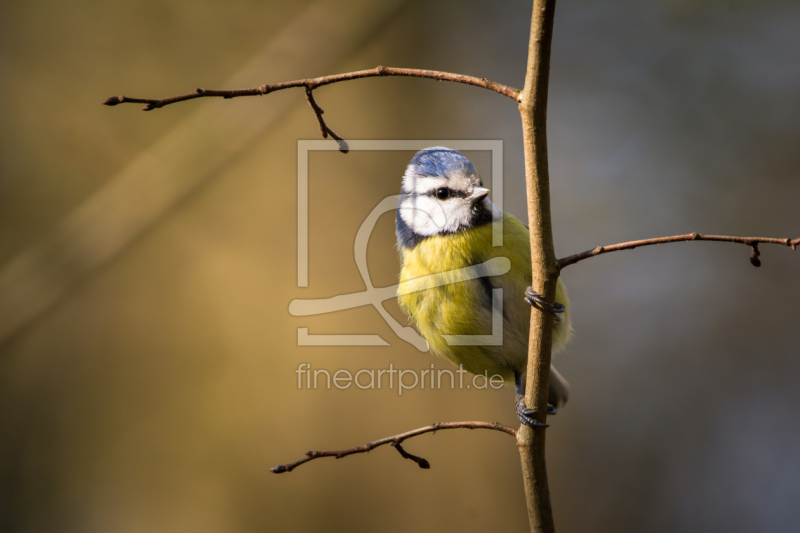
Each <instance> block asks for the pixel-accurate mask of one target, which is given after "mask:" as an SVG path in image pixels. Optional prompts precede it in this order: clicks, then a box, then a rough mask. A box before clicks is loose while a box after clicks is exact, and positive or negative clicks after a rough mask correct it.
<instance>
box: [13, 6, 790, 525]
mask: <svg viewBox="0 0 800 533" xmlns="http://www.w3.org/2000/svg"><path fill="white" fill-rule="evenodd" d="M529 19H530V5H529V2H527V1H514V2H502V3H501V2H477V1H469V2H466V1H459V2H455V1H449V2H446V1H433V2H429V1H428V2H422V1H411V0H408V1H406V0H393V1H392V2H370V1H368V0H347V1H341V2H316V3H314V2H307V1H298V2H257V1H254V0H228V1H226V2H221V1H210V0H193V1H191V2H189V1H184V0H175V1H170V2H155V1H147V0H131V1H116V2H101V1H74V2H54V1H52V2H49V1H35V0H29V1H25V2H21V1H20V2H18V1H5V2H2V4H0V43H2V45H1V47H0V87H1V89H0V90H1V91H2V95H3V98H2V99H1V100H0V113H2V126H0V135H2V140H1V141H0V289H1V291H0V333H2V338H1V339H0V427H1V428H2V429H0V530H3V531H19V532H50V531H67V532H69V531H81V532H86V531H90V532H92V531H97V532H107V531H115V532H139V531H164V532H173V531H174V532H178V531H192V532H206V531H207V532H218V531H230V532H250V531H265V530H267V531H370V532H372V531H408V530H415V531H486V530H496V531H524V530H526V528H527V517H526V514H525V507H524V500H523V494H522V481H521V477H520V471H519V458H518V455H517V452H516V447H515V446H514V443H513V441H512V439H511V438H509V437H507V436H503V435H501V434H499V433H498V434H495V433H493V432H467V431H461V432H459V431H453V432H442V433H438V434H437V435H435V436H434V437H431V436H425V437H421V438H417V439H415V440H413V441H409V443H408V446H407V449H408V450H409V451H411V452H413V453H418V454H420V455H422V456H424V457H426V458H428V459H429V460H430V461H431V463H432V465H433V467H432V469H431V470H430V471H425V470H421V469H419V468H417V467H416V466H415V465H414V464H413V463H411V462H409V461H404V460H402V459H401V458H400V457H399V456H398V455H397V453H396V452H394V451H393V450H390V449H379V450H376V451H373V452H372V453H370V454H369V455H362V456H356V457H350V458H347V459H344V460H341V461H334V460H320V461H317V462H315V463H312V464H309V465H305V466H303V467H301V468H299V469H298V470H296V471H295V472H293V473H291V474H284V475H280V476H277V475H274V474H271V473H270V472H269V468H270V467H271V466H273V465H275V464H278V463H284V462H288V461H291V460H294V459H297V458H300V457H301V456H302V454H303V453H304V452H305V451H306V450H309V449H332V448H333V449H335V448H343V447H349V446H353V445H357V444H361V443H364V442H367V441H369V440H372V439H374V438H378V437H382V436H387V435H391V434H394V433H397V432H401V431H405V430H408V429H412V428H415V427H418V426H421V425H426V424H428V423H431V422H433V421H449V420H469V419H476V420H489V421H494V420H497V421H501V422H504V423H509V424H515V417H514V413H513V409H512V395H513V393H512V391H511V390H509V389H503V390H499V391H492V390H488V391H476V390H456V391H450V390H434V391H430V390H413V391H409V392H407V393H406V394H404V395H403V396H402V397H399V396H398V395H397V393H396V391H387V390H380V391H378V390H367V391H362V390H358V389H350V390H347V391H339V390H324V389H323V390H315V391H308V390H298V389H297V382H296V375H295V373H294V370H295V369H296V368H297V367H298V365H299V364H300V363H310V364H311V365H312V367H314V368H327V369H330V370H336V369H339V368H349V369H358V368H374V369H380V368H386V367H387V366H388V364H389V363H392V364H394V366H395V367H397V368H410V369H425V368H429V365H430V363H431V362H436V364H437V367H440V368H447V367H448V365H447V363H446V362H444V361H434V360H433V359H431V356H430V355H429V354H424V353H420V352H418V351H416V350H415V349H414V348H413V347H411V346H409V345H407V344H405V343H404V342H402V341H401V340H399V339H398V338H397V337H396V336H394V334H393V333H392V332H391V330H390V329H389V328H388V327H387V325H386V324H385V323H384V322H383V321H382V320H381V318H380V317H379V315H378V314H377V313H376V312H375V310H374V309H370V308H361V309H356V310H351V311H345V312H338V313H334V314H331V315H326V316H317V317H306V318H296V317H292V316H290V315H289V313H288V310H287V309H288V305H289V302H290V301H291V300H293V299H295V298H314V297H316V298H321V297H328V296H332V295H335V294H341V293H345V292H353V291H359V290H362V289H363V283H362V281H361V278H360V277H359V275H358V272H357V270H356V266H355V263H354V260H353V254H352V245H353V239H354V237H355V234H356V231H357V229H358V227H359V225H360V223H361V221H363V219H364V217H365V216H366V215H367V214H368V213H369V211H370V210H371V209H372V207H374V206H375V205H376V204H377V203H378V201H380V200H381V199H382V198H384V197H385V196H386V195H389V194H394V193H396V192H397V190H398V188H399V182H400V177H401V175H402V173H403V170H404V167H405V164H406V162H407V161H408V159H409V158H410V157H411V155H412V153H411V152H408V153H405V152H354V153H351V154H349V155H341V154H338V153H315V154H312V156H311V160H310V190H311V193H310V213H311V217H310V283H309V288H307V289H298V288H297V285H296V268H297V261H296V198H297V197H296V165H297V162H296V161H297V156H296V154H297V152H296V146H297V140H298V139H317V138H318V137H319V134H318V129H317V125H316V122H315V120H314V117H313V115H312V113H311V111H310V109H309V108H308V105H307V104H306V102H305V99H304V97H303V94H302V92H301V91H299V90H295V91H287V92H284V93H280V94H273V95H269V96H267V97H263V98H249V99H239V100H233V101H223V100H205V101H202V100H198V101H193V102H188V103H183V104H180V105H175V106H172V107H169V108H166V109H162V110H157V111H153V112H151V113H142V112H140V111H139V110H138V107H139V106H135V105H127V106H120V107H117V108H107V107H103V106H101V105H100V102H101V101H103V100H104V99H105V98H106V97H108V96H111V95H116V94H125V95H129V96H140V97H164V96H170V95H174V94H181V93H184V92H188V91H191V90H193V89H194V88H195V87H206V88H222V87H230V88H233V87H239V86H252V85H257V84H261V83H272V82H277V81H283V80H287V79H294V78H298V77H306V76H316V75H321V74H328V73H336V72H344V71H348V70H355V69H362V68H370V67H374V66H376V65H378V64H383V65H391V66H403V67H418V68H431V69H439V70H447V71H455V72H462V73H466V74H472V75H476V76H481V77H483V76H485V77H488V78H490V79H493V80H496V81H499V82H502V83H506V84H510V85H513V86H516V87H521V86H522V84H523V75H524V65H525V54H526V50H527V32H528V23H529ZM552 65H553V66H552V74H551V90H550V95H551V96H550V110H549V118H550V121H549V126H550V128H549V137H550V154H551V174H552V201H553V209H554V218H555V219H554V226H555V237H556V250H557V252H558V254H559V255H560V256H564V255H568V254H570V253H574V252H578V251H583V250H585V249H588V248H591V247H594V246H596V245H599V244H611V243H614V242H621V241H625V240H630V239H637V238H647V237H654V236H661V235H671V234H677V233H688V232H691V231H698V232H707V233H723V234H740V235H763V236H775V237H787V236H792V237H797V236H798V235H800V214H799V213H798V207H797V198H798V197H800V180H799V179H798V176H800V150H799V149H798V147H800V5H798V3H797V2H792V1H760V2H756V1H745V0H719V1H705V2H697V1H688V0H664V1H651V2H632V1H611V0H606V1H596V0H594V1H589V0H584V1H578V0H572V1H569V2H566V1H562V2H560V3H559V6H558V10H557V16H556V30H555V37H554V44H553V59H552ZM316 97H317V100H318V102H319V103H320V105H321V106H322V107H323V108H324V109H325V110H326V112H327V113H326V115H325V118H326V119H327V120H328V123H329V125H330V126H331V127H332V128H333V129H334V130H335V131H337V132H338V133H340V134H341V135H343V136H345V137H347V138H350V139H502V140H503V141H504V149H505V155H504V160H503V163H504V170H505V202H506V208H507V210H509V211H511V212H512V213H513V214H515V215H516V216H518V217H520V218H523V217H525V216H526V214H525V212H524V209H525V207H524V205H525V204H524V180H523V174H522V150H521V140H520V131H519V130H520V126H519V118H518V113H517V110H516V107H515V106H514V104H513V103H512V102H510V101H508V100H507V99H505V98H503V97H501V96H499V95H496V94H492V93H489V92H487V91H483V90H480V89H477V88H473V87H467V86H458V85H453V84H446V83H438V82H432V81H430V80H413V79H400V78H384V79H369V80H360V81H355V82H351V83H347V84H339V85H334V86H330V87H325V88H322V89H319V90H318V91H316ZM475 156H476V164H477V165H478V167H479V170H481V171H482V172H483V173H484V174H488V173H489V168H490V167H489V160H488V157H486V154H477V153H476V154H475ZM749 253H750V252H749V250H748V249H747V248H745V247H743V246H738V245H727V244H718V243H682V244H673V245H667V246H661V247H654V248H649V249H640V250H637V251H634V252H625V253H618V254H612V255H609V256H604V257H601V258H596V259H592V260H590V261H587V262H585V263H581V264H580V265H577V266H573V267H570V268H569V269H568V270H566V271H565V273H564V280H565V282H566V283H567V285H568V287H569V288H570V294H571V297H572V302H573V306H574V321H575V328H576V331H577V337H576V339H575V340H574V342H573V343H572V344H571V345H570V348H569V349H568V351H567V352H566V353H565V354H561V355H559V356H558V358H557V364H558V366H559V367H560V369H561V370H562V372H563V373H564V374H565V376H566V377H567V378H568V379H569V380H570V382H571V383H572V397H571V401H570V403H569V405H568V406H567V407H566V408H565V409H564V410H563V411H562V412H561V414H559V416H558V417H556V418H555V419H554V420H553V426H552V429H551V430H550V432H549V437H548V447H549V448H548V461H549V463H548V465H549V466H548V469H549V475H550V480H551V490H552V496H553V503H554V508H555V514H556V523H557V525H558V527H559V531H561V532H570V531H572V532H584V531H597V532H628V531H630V532H634V531H635V532H640V531H648V532H650V531H652V532H662V531H663V532H666V531H687V532H689V531H704V532H706V531H725V532H744V531H748V532H751V531H768V532H784V531H785V532H789V531H796V530H797V527H798V524H799V523H800V506H798V502H800V349H798V342H800V341H798V329H800V328H798V322H799V321H798V317H800V255H799V254H800V252H794V253H793V252H792V251H791V250H789V249H787V248H780V247H770V246H763V247H762V260H763V263H764V265H763V266H762V267H761V268H760V269H756V268H753V267H752V266H751V265H750V264H749V262H748V260H747V258H748V256H749ZM369 262H370V269H371V274H372V279H373V281H374V282H375V284H376V285H378V286H385V285H390V284H393V283H395V280H396V278H397V274H398V264H397V259H396V252H395V249H394V233H393V222H392V216H391V215H390V214H387V215H384V216H383V217H382V218H381V220H380V222H379V224H378V226H377V227H376V230H375V232H374V233H373V235H372V239H371V241H370V248H369ZM386 307H387V309H389V311H390V312H391V313H392V314H393V315H394V316H395V317H397V318H402V314H401V312H400V311H399V309H398V308H397V306H396V305H395V303H394V302H389V303H387V306H386ZM298 327H308V328H309V331H310V332H311V333H351V334H352V333H365V334H366V333H376V334H379V335H381V336H382V337H383V338H384V339H386V340H387V341H388V342H389V343H390V344H391V346H390V347H375V348H371V347H369V348H368V347H356V348H325V347H302V348H301V347H298V346H297V345H296V344H297V343H296V335H297V328H298Z"/></svg>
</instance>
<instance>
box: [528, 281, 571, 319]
mask: <svg viewBox="0 0 800 533" xmlns="http://www.w3.org/2000/svg"><path fill="white" fill-rule="evenodd" d="M525 301H526V302H528V304H530V305H531V306H533V307H535V308H536V309H538V310H539V311H542V312H545V313H553V314H557V313H563V312H564V311H566V310H567V308H566V307H564V304H562V303H559V302H555V303H552V304H551V303H549V302H546V301H545V300H544V298H542V295H541V294H539V293H538V292H536V291H534V290H533V287H528V288H527V290H525Z"/></svg>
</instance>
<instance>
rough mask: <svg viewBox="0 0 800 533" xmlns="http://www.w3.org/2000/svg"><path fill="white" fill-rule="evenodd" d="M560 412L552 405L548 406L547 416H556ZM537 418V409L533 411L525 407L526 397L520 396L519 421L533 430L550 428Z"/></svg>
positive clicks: (518, 398)
mask: <svg viewBox="0 0 800 533" xmlns="http://www.w3.org/2000/svg"><path fill="white" fill-rule="evenodd" d="M557 413H558V411H556V408H555V407H553V406H552V405H550V404H547V414H548V415H555V414H557ZM535 416H536V409H531V408H530V407H528V406H526V405H525V396H522V395H520V394H518V395H517V417H518V418H519V421H520V422H522V423H523V424H525V425H526V426H529V427H532V428H547V427H550V426H549V425H548V424H542V423H541V422H539V421H538V420H536V418H535Z"/></svg>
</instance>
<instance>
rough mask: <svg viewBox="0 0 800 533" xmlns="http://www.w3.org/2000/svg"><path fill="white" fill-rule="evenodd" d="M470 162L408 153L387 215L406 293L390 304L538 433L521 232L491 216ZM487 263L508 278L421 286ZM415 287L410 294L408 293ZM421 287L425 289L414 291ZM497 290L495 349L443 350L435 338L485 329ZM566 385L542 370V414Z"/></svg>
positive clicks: (556, 341)
mask: <svg viewBox="0 0 800 533" xmlns="http://www.w3.org/2000/svg"><path fill="white" fill-rule="evenodd" d="M488 194H489V190H488V189H486V188H485V187H484V186H483V182H482V181H481V178H480V176H479V175H478V173H477V171H476V170H475V167H474V166H473V164H472V163H471V162H470V161H469V160H468V159H467V158H466V157H464V156H463V155H461V154H460V153H459V152H457V151H456V150H450V149H448V148H443V147H434V148H427V149H425V150H422V151H420V152H418V153H417V154H416V155H415V156H414V157H413V159H411V162H410V163H409V165H408V167H407V168H406V172H405V175H404V176H403V185H402V189H401V193H400V200H399V202H398V210H397V217H396V224H397V244H398V248H399V250H400V254H401V262H402V269H401V272H400V282H401V283H403V284H404V286H405V287H409V286H410V287H411V291H412V292H408V289H406V290H404V291H403V292H402V293H401V294H400V295H399V296H398V299H399V302H400V306H401V307H402V308H403V310H404V311H405V312H406V313H407V314H408V315H409V316H410V317H411V318H412V319H413V320H414V322H415V323H416V325H417V328H418V329H419V332H420V334H421V335H422V336H423V337H424V338H425V339H426V340H427V341H428V343H429V344H430V347H431V350H432V351H433V352H434V353H436V354H439V355H442V356H444V357H446V358H447V359H449V360H450V361H452V362H453V363H455V364H456V365H461V366H463V368H464V369H465V370H467V371H469V372H471V373H473V374H484V375H488V376H489V377H491V376H493V375H496V374H499V375H500V376H502V377H503V379H504V380H505V382H506V383H509V384H510V383H511V382H514V383H515V385H516V393H517V396H516V404H517V415H518V417H519V418H520V420H521V421H522V422H523V423H525V424H527V425H531V426H536V425H539V423H538V422H537V421H536V420H535V419H534V418H533V417H534V415H535V412H534V411H533V410H531V409H528V408H527V407H526V406H525V404H524V395H525V375H526V369H527V360H528V333H529V330H530V313H531V310H530V309H531V308H530V306H531V305H535V306H537V307H539V308H541V309H545V310H546V309H547V307H546V306H544V307H543V306H541V305H540V304H538V303H537V302H538V295H537V294H536V293H533V292H532V291H530V290H529V291H528V292H527V295H526V296H525V297H523V295H525V294H526V289H529V287H530V285H531V253H530V240H529V236H528V228H527V227H526V226H525V225H524V224H523V223H522V222H520V221H519V220H518V219H516V218H515V217H513V216H512V215H510V214H508V213H504V212H502V211H500V210H499V209H498V208H497V206H495V205H494V204H493V203H492V202H491V201H490V200H489V198H488V197H487V195H488ZM499 217H502V220H503V246H498V247H495V246H492V221H494V220H496V219H498V218H499ZM496 257H505V258H508V260H510V264H511V267H510V270H509V271H508V272H507V273H506V274H503V275H500V276H492V277H478V278H473V279H466V280H463V281H459V278H458V277H457V276H456V277H451V278H448V279H449V282H448V283H447V284H444V285H439V286H435V287H433V288H430V287H429V286H428V285H424V284H423V282H422V281H421V278H423V277H424V276H429V275H431V274H437V273H442V272H453V271H457V270H458V269H463V268H466V267H470V266H473V265H479V264H481V263H484V262H485V261H487V260H490V259H492V258H496ZM417 280H420V281H419V283H420V285H419V286H420V287H421V288H420V290H416V291H414V290H413V287H414V283H415V281H417ZM423 287H428V288H423ZM496 288H502V289H503V291H502V295H503V307H502V316H503V336H502V345H500V346H490V345H472V346H468V345H467V346H465V345H460V344H452V345H451V344H449V343H448V342H447V340H446V339H445V338H444V337H443V335H480V334H485V333H486V332H491V331H492V301H493V300H492V293H493V289H496ZM556 301H557V302H559V303H557V304H556V305H555V306H554V307H552V308H550V311H553V312H555V314H554V316H555V320H554V325H553V351H554V352H555V351H559V350H562V349H563V348H564V346H565V345H566V343H567V341H568V340H569V338H570V336H571V333H572V327H571V320H570V309H569V300H568V298H567V293H566V289H565V287H564V285H563V283H562V282H561V280H560V279H559V280H558V286H557V289H556ZM568 394H569V384H568V383H567V382H566V380H565V379H564V378H563V377H562V376H561V375H560V374H559V373H558V372H557V371H556V369H555V368H553V367H552V366H551V367H550V390H549V396H548V399H549V403H550V404H551V405H550V406H549V407H548V410H549V412H551V413H555V407H560V406H562V405H563V404H564V403H565V402H566V401H567V396H568Z"/></svg>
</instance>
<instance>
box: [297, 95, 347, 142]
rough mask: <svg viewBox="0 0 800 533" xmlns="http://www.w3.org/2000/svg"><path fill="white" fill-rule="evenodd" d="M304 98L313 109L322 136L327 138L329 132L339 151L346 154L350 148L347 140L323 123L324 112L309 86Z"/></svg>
mask: <svg viewBox="0 0 800 533" xmlns="http://www.w3.org/2000/svg"><path fill="white" fill-rule="evenodd" d="M306 100H308V105H310V106H311V109H313V110H314V114H315V115H316V116H317V122H319V131H321V132H322V137H323V138H325V139H327V138H328V134H329V133H330V134H331V137H333V138H334V139H336V144H338V145H339V151H340V152H342V153H343V154H346V153H347V152H349V151H350V148H349V147H348V146H347V141H345V140H344V139H342V138H341V137H339V136H338V135H336V133H335V132H334V131H333V130H332V129H330V128H329V127H328V125H327V124H325V119H323V118H322V114H323V113H324V112H325V111H323V110H322V108H321V107H320V106H319V105H318V104H317V101H316V100H314V92H313V91H312V90H311V88H309V87H306Z"/></svg>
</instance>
